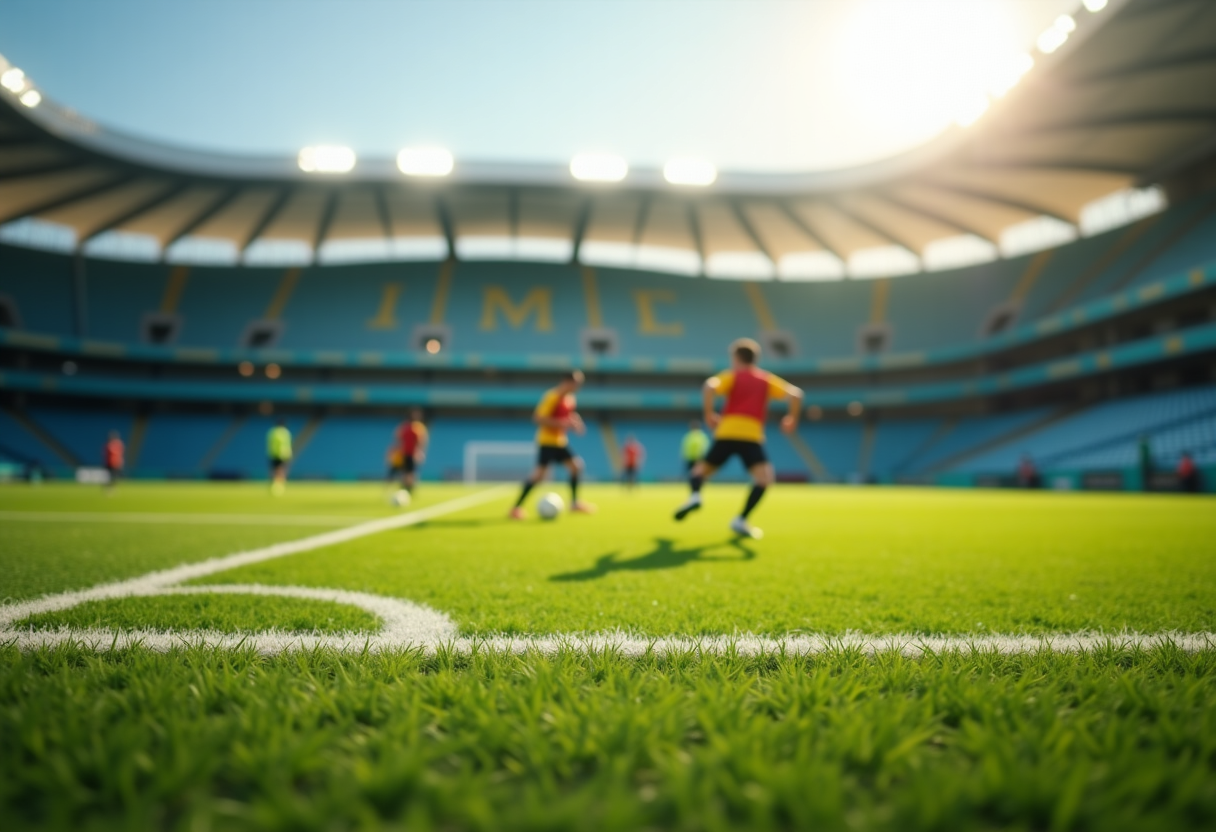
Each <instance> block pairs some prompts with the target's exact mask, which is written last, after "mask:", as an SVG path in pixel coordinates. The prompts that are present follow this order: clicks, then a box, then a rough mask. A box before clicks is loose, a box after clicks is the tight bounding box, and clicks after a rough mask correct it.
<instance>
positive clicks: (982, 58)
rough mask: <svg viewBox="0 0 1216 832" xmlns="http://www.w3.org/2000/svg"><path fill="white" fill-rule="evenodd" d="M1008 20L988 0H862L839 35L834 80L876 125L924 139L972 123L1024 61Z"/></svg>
mask: <svg viewBox="0 0 1216 832" xmlns="http://www.w3.org/2000/svg"><path fill="white" fill-rule="evenodd" d="M1010 23H1011V21H1010V18H1009V13H1008V7H1007V6H1006V5H1005V4H1003V3H996V2H986V1H985V0H861V2H859V3H858V4H857V6H856V8H855V10H854V12H853V13H852V15H851V16H850V18H849V19H848V20H847V21H846V22H845V25H844V26H843V29H842V32H841V36H840V39H839V41H838V43H839V50H838V54H837V55H836V66H837V67H838V68H839V69H838V71H839V73H840V77H839V78H838V82H839V84H840V86H841V87H842V88H843V89H845V90H847V91H848V99H849V103H850V105H851V106H852V107H853V108H855V110H856V113H857V115H858V116H859V117H860V118H861V119H863V120H864V121H865V122H867V123H868V124H870V125H872V126H873V127H874V128H877V129H883V130H894V131H898V132H899V133H900V134H905V135H909V136H911V135H916V136H918V137H921V138H928V137H929V136H932V135H934V134H936V133H938V132H940V131H941V130H943V129H945V128H946V127H947V126H949V125H950V124H951V123H959V124H964V125H965V124H969V123H970V122H971V121H974V119H975V118H978V117H979V115H980V114H982V113H983V111H984V109H985V107H986V106H987V101H988V96H989V95H994V94H1000V93H1002V92H1004V91H1005V90H1006V89H1007V88H1008V87H1009V86H1012V83H1013V82H1015V81H1016V78H1017V77H1018V76H1019V75H1020V74H1021V73H1023V72H1025V71H1026V69H1028V68H1029V64H1028V62H1029V57H1028V56H1027V55H1026V45H1025V44H1021V43H1018V40H1017V35H1016V29H1015V27H1014V26H1012V25H1010Z"/></svg>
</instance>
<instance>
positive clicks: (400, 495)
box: [392, 488, 412, 508]
mask: <svg viewBox="0 0 1216 832" xmlns="http://www.w3.org/2000/svg"><path fill="white" fill-rule="evenodd" d="M411 499H412V498H411V497H410V492H408V491H406V490H405V489H404V488H402V489H400V490H398V491H397V492H396V493H395V494H393V498H392V503H393V505H395V506H396V507H397V508H405V507H406V506H408V505H409V504H410V500H411Z"/></svg>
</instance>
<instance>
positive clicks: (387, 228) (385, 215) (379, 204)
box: [372, 188, 393, 242]
mask: <svg viewBox="0 0 1216 832" xmlns="http://www.w3.org/2000/svg"><path fill="white" fill-rule="evenodd" d="M372 197H373V199H375V201H376V217H377V218H378V219H379V220H380V230H381V231H382V232H383V233H384V239H385V241H386V242H390V241H392V239H393V218H392V215H391V214H389V212H388V197H387V196H385V195H384V188H372Z"/></svg>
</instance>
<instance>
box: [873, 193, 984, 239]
mask: <svg viewBox="0 0 1216 832" xmlns="http://www.w3.org/2000/svg"><path fill="white" fill-rule="evenodd" d="M872 196H874V198H875V199H882V200H885V201H887V202H889V203H891V204H892V205H895V206H897V207H899V208H902V209H903V210H905V211H910V212H912V213H914V214H923V215H924V216H926V217H928V218H929V219H931V220H933V221H934V222H937V223H941V224H942V225H944V226H947V227H948V228H952V229H954V230H955V231H957V232H959V233H960V234H971V235H973V236H975V237H979V238H980V239H981V240H986V241H988V242H989V243H992V244H993V245H994V246H995V245H998V244H999V243H1000V240H999V239H998V238H997V237H994V236H993V235H992V234H990V233H988V232H987V231H984V230H982V229H981V228H979V227H977V226H974V225H970V224H968V223H964V222H959V221H958V220H952V219H950V218H949V217H947V216H944V215H943V214H939V213H938V212H937V211H934V210H932V209H930V208H924V207H922V206H920V205H914V204H912V203H910V202H906V201H904V200H903V199H902V198H900V197H895V196H891V195H890V194H888V193H883V194H872Z"/></svg>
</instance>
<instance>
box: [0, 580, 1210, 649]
mask: <svg viewBox="0 0 1216 832" xmlns="http://www.w3.org/2000/svg"><path fill="white" fill-rule="evenodd" d="M210 589H212V588H200V590H201V591H209V590H210ZM253 589H254V587H253V586H248V587H242V588H241V590H243V591H251V590H253ZM261 589H269V587H262V588H261ZM282 589H291V588H286V587H284V588H282ZM276 594H283V595H286V594H288V593H287V592H283V593H276ZM300 597H304V596H300ZM328 600H338V601H339V603H343V602H347V603H353V599H344V600H339V599H338V598H336V597H331V598H330V599H328ZM380 600H381V601H383V600H384V599H380ZM400 603H406V604H407V606H411V607H412V606H415V605H412V604H408V602H400ZM356 606H358V604H356ZM423 610H425V608H423ZM426 612H428V613H429V614H430V615H434V616H439V617H440V618H446V616H443V614H442V613H436V612H435V611H433V610H426ZM448 623H450V622H448ZM390 626H391V625H390ZM438 629H439V628H435V629H432V630H430V632H423V631H422V630H421V629H418V630H415V629H412V628H411V629H410V630H409V632H408V634H402V633H400V631H398V632H392V631H391V630H389V629H386V630H385V631H382V632H380V633H376V634H369V635H360V634H345V633H344V634H324V635H305V634H299V633H284V632H276V631H270V632H261V633H250V634H231V633H219V632H213V631H205V630H193V631H182V632H165V631H158V630H125V631H115V630H103V629H97V630H92V629H90V630H72V629H68V628H66V627H65V628H62V629H59V630H8V631H5V632H3V633H0V639H3V640H4V641H6V642H8V643H12V644H16V645H17V646H18V647H19V648H20V649H22V650H32V649H37V648H40V647H53V646H56V645H63V644H71V645H76V646H82V647H86V648H89V649H93V650H98V651H105V650H111V649H124V648H127V647H135V646H138V647H143V648H145V649H149V650H155V651H158V652H167V651H169V650H173V649H178V648H182V647H207V648H219V649H225V648H228V649H230V648H237V647H243V648H246V649H252V650H256V651H258V652H260V653H264V654H278V653H284V652H294V651H309V650H317V649H327V650H338V651H343V652H360V653H361V652H371V653H376V652H383V651H398V650H409V649H415V650H421V651H422V652H423V653H425V654H434V653H435V652H437V651H439V650H451V651H454V652H458V653H466V654H467V653H473V652H486V653H515V654H520V653H529V652H538V653H545V654H554V653H559V652H563V651H574V652H602V651H614V652H618V653H620V654H621V655H625V656H643V655H646V654H648V653H649V654H657V655H668V654H687V653H704V654H709V655H722V654H726V653H731V652H735V653H738V654H740V655H820V654H825V653H837V652H840V651H842V650H859V651H861V652H863V653H866V654H875V653H899V654H901V655H905V656H913V657H915V656H923V655H926V654H932V653H1002V654H1007V655H1013V654H1021V653H1038V652H1047V651H1051V652H1057V653H1081V652H1092V651H1095V650H1101V649H1112V648H1113V649H1122V650H1129V649H1147V648H1152V647H1156V646H1162V645H1167V644H1168V645H1173V646H1175V647H1177V648H1179V649H1181V650H1184V651H1186V652H1197V651H1200V650H1212V649H1216V633H1156V634H1146V633H1097V632H1078V633H1056V634H1050V635H996V634H984V635H957V636H923V635H912V634H894V635H872V634H866V633H845V634H843V635H799V636H789V637H787V638H771V637H765V636H754V635H740V636H715V637H705V638H644V637H639V636H636V635H627V634H616V633H602V634H590V635H577V634H573V635H565V636H561V635H558V636H520V637H505V636H501V637H487V638H477V637H459V638H458V637H452V636H450V635H447V636H445V635H440V633H439V632H438ZM402 635H404V637H402Z"/></svg>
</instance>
